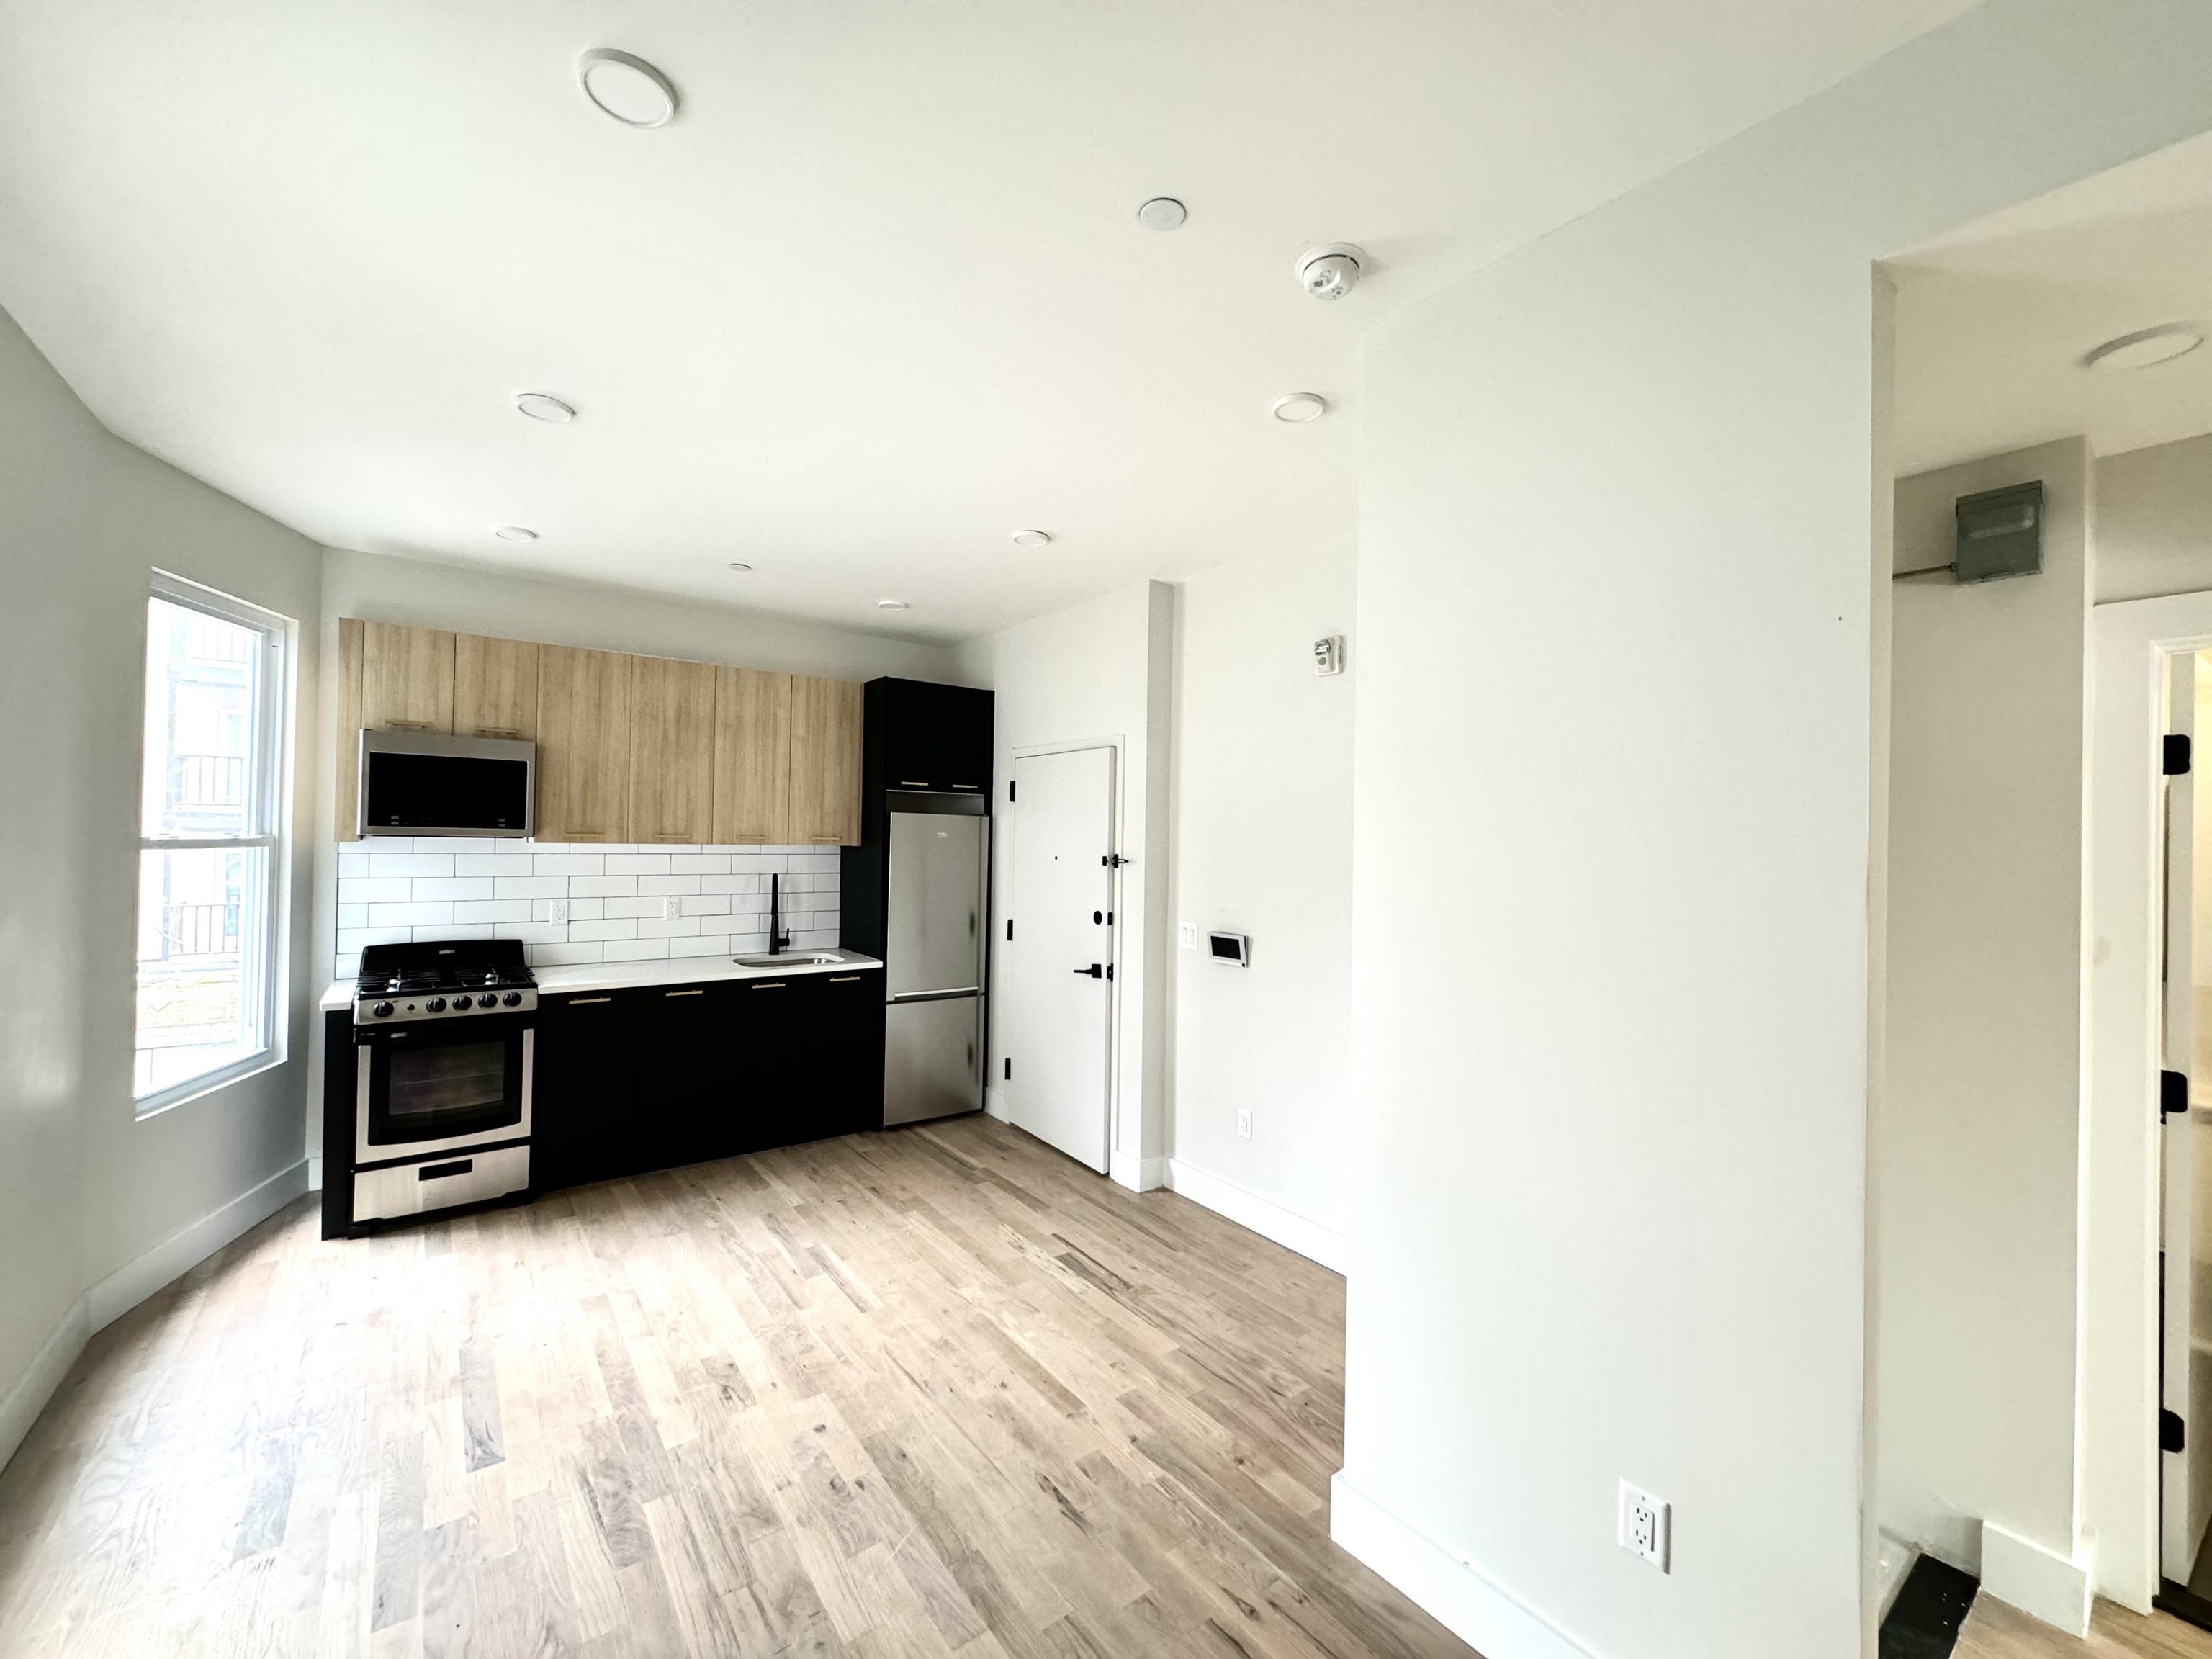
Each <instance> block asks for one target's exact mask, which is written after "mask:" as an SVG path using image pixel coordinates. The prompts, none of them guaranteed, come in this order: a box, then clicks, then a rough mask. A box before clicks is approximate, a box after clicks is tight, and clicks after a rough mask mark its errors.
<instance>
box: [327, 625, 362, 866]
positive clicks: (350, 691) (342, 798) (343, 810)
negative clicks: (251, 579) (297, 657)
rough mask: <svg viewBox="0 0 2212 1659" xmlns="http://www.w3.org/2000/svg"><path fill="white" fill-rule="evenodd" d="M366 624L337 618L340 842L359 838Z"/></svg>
mask: <svg viewBox="0 0 2212 1659" xmlns="http://www.w3.org/2000/svg"><path fill="white" fill-rule="evenodd" d="M367 629H368V624H367V623H364V622H362V620H361V618H360V617H339V618H338V797H337V799H338V804H337V812H336V814H335V817H336V819H337V838H338V839H339V840H340V841H359V840H360V839H361V658H362V635H363V634H364V633H365V632H366V630H367Z"/></svg>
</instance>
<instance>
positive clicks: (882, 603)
mask: <svg viewBox="0 0 2212 1659" xmlns="http://www.w3.org/2000/svg"><path fill="white" fill-rule="evenodd" d="M876 609H877V610H878V611H903V610H905V609H906V601H905V600H904V599H878V600H877V601H876Z"/></svg>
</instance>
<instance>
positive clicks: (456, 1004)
mask: <svg viewBox="0 0 2212 1659" xmlns="http://www.w3.org/2000/svg"><path fill="white" fill-rule="evenodd" d="M474 1006H476V1005H475V1004H474V1003H473V1002H471V1001H470V1000H469V999H468V998H466V997H455V998H454V999H453V1012H455V1013H457V1014H465V1013H466V1012H468V1011H469V1010H470V1009H471V1008H473V1007H474Z"/></svg>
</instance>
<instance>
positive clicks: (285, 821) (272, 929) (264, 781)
mask: <svg viewBox="0 0 2212 1659" xmlns="http://www.w3.org/2000/svg"><path fill="white" fill-rule="evenodd" d="M146 599H147V603H148V605H149V611H147V612H145V613H142V614H144V615H145V616H146V617H147V622H148V626H149V628H150V627H151V625H152V620H151V613H150V606H151V605H152V602H153V601H155V600H156V599H159V600H161V601H163V602H164V603H166V604H169V605H178V606H180V607H182V608H183V609H185V610H188V611H198V612H199V613H200V614H201V615H203V616H205V617H211V618H213V619H214V620H216V621H217V622H224V623H231V624H233V625H234V626H236V627H240V628H244V629H250V630H252V632H253V633H255V634H256V635H258V636H259V637H260V640H261V646H262V651H263V653H264V654H263V657H262V661H261V664H260V676H259V681H258V693H259V696H258V700H257V704H256V707H255V709H254V716H255V720H256V722H257V729H258V734H259V740H258V742H257V743H256V744H255V745H254V752H253V754H252V756H251V757H249V759H250V764H249V766H248V768H247V770H246V805H247V810H246V814H245V817H246V825H247V828H248V829H250V830H251V831H252V833H250V834H246V835H238V836H149V835H148V834H147V833H146V800H145V793H144V791H145V768H146V747H147V744H149V741H150V739H151V737H152V734H151V733H150V732H147V731H146V730H145V729H144V720H143V715H142V717H141V721H140V731H139V770H138V775H139V780H140V782H139V798H138V799H137V802H136V805H135V811H136V812H137V838H138V855H139V856H138V866H139V874H138V878H137V880H138V883H139V886H140V890H139V892H138V895H137V896H138V903H137V904H136V905H134V906H133V907H132V912H131V914H132V918H133V921H132V926H133V928H134V932H135V929H136V927H137V916H138V915H139V907H140V906H142V905H143V902H144V893H143V883H144V879H145V877H144V871H145V854H148V853H149V852H152V853H184V852H198V851H210V850H211V851H233V850H244V849H246V848H261V849H263V850H262V860H263V882H262V884H261V885H262V891H261V892H260V894H259V896H258V898H259V909H260V914H261V917H262V925H261V929H260V933H261V938H260V939H259V940H258V948H257V949H253V950H252V951H248V950H247V948H246V946H247V944H248V942H247V941H245V940H243V939H241V941H240V956H241V958H242V959H241V962H240V979H241V981H242V988H243V989H244V990H245V991H246V994H251V995H255V996H257V997H258V1005H259V1010H260V1027H261V1029H260V1038H261V1041H260V1043H259V1045H258V1047H257V1048H254V1050H253V1051H252V1053H250V1054H241V1055H240V1056H239V1057H238V1058H237V1059H236V1060H231V1061H229V1062H228V1063H227V1064H225V1065H222V1066H216V1067H215V1068H213V1069H212V1070H210V1071H206V1072H202V1073H198V1074H197V1075H196V1076H193V1077H189V1078H185V1079H179V1081H177V1082H175V1083H173V1084H170V1085H167V1087H166V1088H161V1089H157V1090H155V1091H154V1092H152V1093H151V1094H145V1095H141V1094H138V1093H137V1092H136V1090H135V1087H134V1090H133V1093H132V1099H131V1105H132V1108H133V1110H134V1112H135V1114H136V1115H137V1117H139V1118H142V1119H143V1118H148V1117H151V1116H153V1115H155V1114H156V1113H158V1112H164V1111H167V1109H169V1108H171V1107H173V1106H181V1105H183V1104H184V1103H185V1102H186V1101H188V1100H192V1099H196V1098H197V1097H199V1096H201V1095H204V1094H208V1093H210V1092H212V1091H215V1090H217V1089H221V1088H224V1087H227V1086H228V1085H230V1084H233V1083H236V1082H239V1081H240V1080H241V1079H245V1078H248V1077H251V1076H252V1075H254V1074H255V1073H258V1072H264V1071H267V1070H269V1069H270V1068H271V1067H272V1066H281V1065H283V1063H284V1061H285V1060H286V1058H287V1052H286V1051H287V1046H288V1040H289V1036H290V1024H291V1022H290V1019H289V1009H288V1007H287V1006H286V1001H285V999H284V998H283V994H282V993H283V986H284V985H285V983H286V978H287V972H288V969H289V962H290V956H291V869H290V866H291V859H290V846H291V838H292V837H291V829H292V824H291V818H292V814H291V810H290V806H291V793H292V792H291V788H290V782H291V775H292V763H293V753H292V749H293V730H292V707H293V689H294V682H295V675H296V671H297V661H298V641H299V624H298V623H296V622H295V621H294V620H293V619H292V618H291V617H286V616H283V615H281V614H279V613H278V612H276V611H270V610H267V609H265V608H264V607H263V606H261V605H255V604H253V603H252V601H250V600H246V599H239V598H237V597H236V596H234V595H233V594H229V593H225V592H222V591H221V590H219V589H217V588H212V587H209V586H204V585H203V584H201V583H199V582H196V581H193V580H190V579H189V578H187V577H184V576H179V575H177V574H173V572H170V571H167V570H162V569H160V568H155V569H154V570H153V571H152V573H151V574H150V576H149V580H148V582H147V586H146ZM138 660H139V671H140V674H141V677H142V678H141V687H140V696H139V706H140V708H142V709H143V708H144V706H145V688H144V684H143V675H144V673H145V663H146V648H145V645H144V644H143V642H142V644H141V646H140V647H139V653H138ZM246 908H249V909H250V908H252V907H251V905H249V906H248V907H246ZM131 1007H132V1020H131V1054H132V1066H133V1068H134V1071H135V1069H136V1066H137V1053H138V1047H137V951H136V948H135V947H134V948H133V951H132V990H131Z"/></svg>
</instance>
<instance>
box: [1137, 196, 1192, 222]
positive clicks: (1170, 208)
mask: <svg viewBox="0 0 2212 1659" xmlns="http://www.w3.org/2000/svg"><path fill="white" fill-rule="evenodd" d="M1189 217H1190V210H1189V209H1188V208H1187V207H1185V206H1184V205H1183V204H1182V203H1181V202H1178V201H1176V198H1175V197H1172V196H1155V197H1152V200H1151V201H1149V202H1147V203H1146V204H1144V205H1143V206H1142V207H1140V208H1139V209H1138V210H1137V222H1138V223H1139V224H1140V225H1142V226H1143V227H1144V228H1146V229H1147V230H1175V229H1177V228H1180V227H1181V226H1182V222H1183V221H1184V220H1186V219H1188V218H1189Z"/></svg>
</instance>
